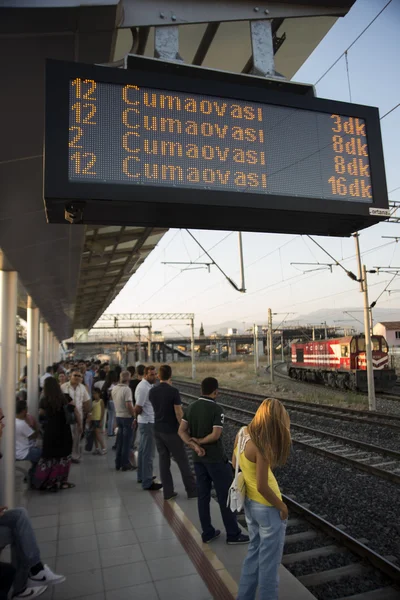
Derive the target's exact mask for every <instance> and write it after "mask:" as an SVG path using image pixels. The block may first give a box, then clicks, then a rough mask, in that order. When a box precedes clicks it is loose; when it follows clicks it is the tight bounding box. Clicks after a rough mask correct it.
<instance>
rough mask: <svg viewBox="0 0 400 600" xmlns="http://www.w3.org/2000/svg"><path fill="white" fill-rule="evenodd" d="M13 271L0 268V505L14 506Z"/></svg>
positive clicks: (14, 279) (15, 343) (15, 300)
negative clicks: (0, 427)
mask: <svg viewBox="0 0 400 600" xmlns="http://www.w3.org/2000/svg"><path fill="white" fill-rule="evenodd" d="M17 281H18V274H17V272H16V271H0V407H1V409H2V411H3V415H4V422H5V424H6V427H5V428H4V430H3V434H2V439H1V446H2V447H1V452H2V454H3V459H2V460H1V461H0V481H1V485H0V506H8V508H14V506H15V382H16V371H15V363H16V361H15V358H16V350H17V340H16V335H15V319H16V315H17Z"/></svg>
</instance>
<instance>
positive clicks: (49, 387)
mask: <svg viewBox="0 0 400 600" xmlns="http://www.w3.org/2000/svg"><path fill="white" fill-rule="evenodd" d="M64 404H66V400H65V396H64V394H63V392H62V391H61V388H60V386H59V384H58V382H57V380H56V379H55V378H54V377H46V379H45V380H44V385H43V408H45V410H46V411H47V412H48V413H50V414H52V415H55V414H56V413H57V412H58V411H59V410H61V408H62V407H63V405H64Z"/></svg>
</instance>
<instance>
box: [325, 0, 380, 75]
mask: <svg viewBox="0 0 400 600" xmlns="http://www.w3.org/2000/svg"><path fill="white" fill-rule="evenodd" d="M391 2H392V0H389V2H387V3H386V4H385V6H384V7H383V8H382V9H381V10H380V11H379V12H378V14H377V15H376V16H375V17H374V18H373V19H372V21H370V22H369V23H368V25H367V26H366V27H365V28H364V29H363V30H362V31H361V33H359V34H358V36H357V37H356V38H355V40H353V41H352V42H351V44H350V46H348V47H347V48H346V50H344V52H342V54H341V55H340V56H339V57H338V58H337V59H336V60H335V62H333V63H332V64H331V66H330V67H329V68H328V69H326V71H325V72H324V73H323V74H322V75H321V77H320V78H319V79H317V81H316V82H315V83H314V85H317V84H318V83H319V82H320V81H321V80H322V79H324V77H326V75H327V74H328V73H329V72H330V71H331V70H332V69H333V67H334V66H336V65H337V63H338V62H339V61H340V59H341V58H343V56H345V55H346V53H347V52H348V51H349V50H350V48H352V47H353V46H354V44H356V43H357V42H358V40H359V39H360V38H361V37H362V36H363V35H364V33H365V32H366V31H367V30H368V29H369V28H370V27H371V25H372V24H373V23H374V22H375V21H376V20H377V19H378V17H380V15H381V14H382V13H383V12H384V11H385V10H386V8H387V7H388V6H389V4H391Z"/></svg>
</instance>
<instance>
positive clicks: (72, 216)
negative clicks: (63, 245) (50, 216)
mask: <svg viewBox="0 0 400 600" xmlns="http://www.w3.org/2000/svg"><path fill="white" fill-rule="evenodd" d="M85 204H86V203H85V202H79V201H78V202H70V203H69V204H66V205H65V211H64V218H65V220H66V221H68V223H71V224H72V225H76V224H77V223H83V210H84V208H85Z"/></svg>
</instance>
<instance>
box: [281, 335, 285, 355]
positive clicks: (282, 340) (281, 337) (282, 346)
mask: <svg viewBox="0 0 400 600" xmlns="http://www.w3.org/2000/svg"><path fill="white" fill-rule="evenodd" d="M281 351H282V362H285V354H284V352H283V331H282V333H281Z"/></svg>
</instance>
